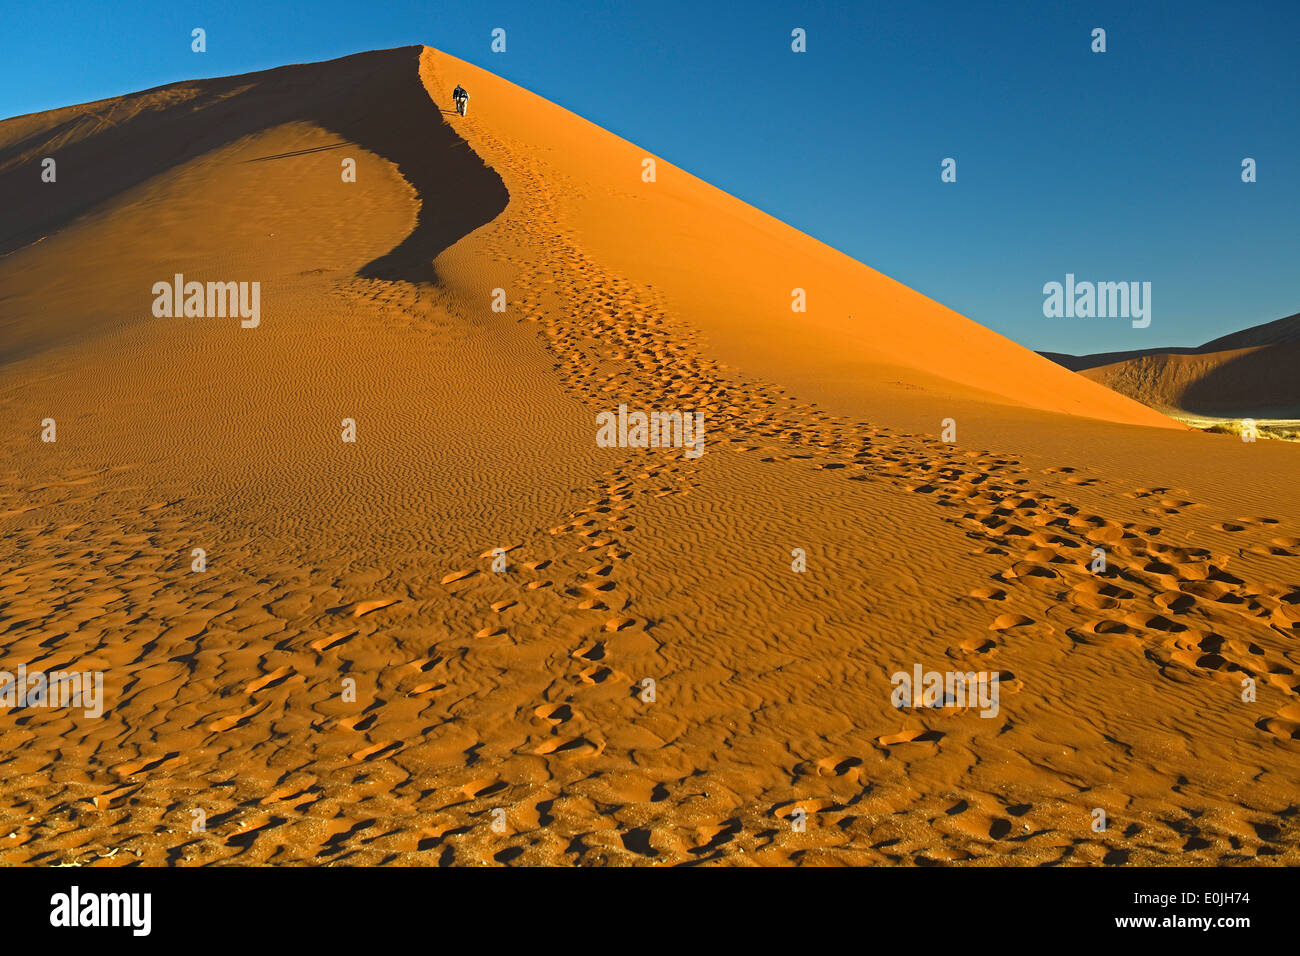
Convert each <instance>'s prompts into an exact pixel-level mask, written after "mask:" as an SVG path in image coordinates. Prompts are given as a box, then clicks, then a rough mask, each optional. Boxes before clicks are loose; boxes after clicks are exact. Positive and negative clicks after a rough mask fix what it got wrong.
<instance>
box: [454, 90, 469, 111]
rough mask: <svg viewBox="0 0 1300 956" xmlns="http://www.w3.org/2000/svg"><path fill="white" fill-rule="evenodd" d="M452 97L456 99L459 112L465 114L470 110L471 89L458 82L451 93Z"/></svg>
mask: <svg viewBox="0 0 1300 956" xmlns="http://www.w3.org/2000/svg"><path fill="white" fill-rule="evenodd" d="M451 98H452V99H453V100H455V101H456V112H457V113H459V114H460V115H461V116H464V115H465V114H466V113H468V112H469V91H468V90H466V89H465V87H463V86H461V85H460V84H459V83H457V84H456V89H455V90H454V91H453V92H452V94H451Z"/></svg>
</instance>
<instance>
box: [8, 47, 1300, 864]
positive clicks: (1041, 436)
mask: <svg viewBox="0 0 1300 956" xmlns="http://www.w3.org/2000/svg"><path fill="white" fill-rule="evenodd" d="M458 82H459V83H463V84H464V85H465V86H467V87H468V88H469V89H470V90H471V92H472V94H473V96H472V108H471V111H470V115H469V116H468V117H466V118H460V117H455V116H453V115H452V113H451V98H450V91H451V89H452V87H454V86H455V84H456V83H458ZM159 144H162V146H159ZM45 156H54V157H57V158H58V162H59V166H58V169H59V179H58V182H57V184H47V185H42V186H41V188H36V187H37V185H39V184H38V182H37V176H38V167H39V162H40V160H41V158H42V157H45ZM349 158H350V159H355V160H356V164H357V171H358V177H357V182H356V183H345V182H344V181H343V179H342V177H341V176H340V169H341V164H342V162H343V160H345V159H349ZM646 158H651V157H650V154H648V153H646V152H645V151H643V150H641V149H639V148H638V147H636V146H633V145H632V144H629V143H627V142H624V141H622V140H620V139H618V138H617V137H614V136H612V135H610V134H608V133H607V132H605V131H603V130H600V129H599V128H597V127H595V126H592V125H591V124H589V123H586V122H585V121H583V120H581V119H579V118H578V117H575V116H573V115H572V114H570V113H567V112H566V111H564V110H563V109H561V108H559V107H558V106H555V105H553V104H550V103H548V102H546V101H544V100H542V99H540V98H538V97H535V96H533V95H531V94H529V93H527V92H526V91H523V90H520V89H519V88H517V87H515V86H512V85H511V84H509V83H508V82H506V81H504V80H501V79H499V78H497V77H494V76H492V75H491V74H488V73H486V72H484V71H481V70H478V69H477V68H474V67H472V66H470V65H468V64H465V63H463V62H461V61H458V60H456V59H454V58H452V57H449V56H446V55H445V54H441V53H438V52H436V51H434V50H431V49H428V48H419V47H413V48H406V49H401V50H393V51H384V52H377V53H368V54H361V55H358V56H354V57H349V58H346V59H343V60H337V61H333V62H330V63H324V64H314V65H308V66H296V67H286V68H283V69H280V70H274V71H269V72H266V73H259V74H252V75H249V76H244V77H234V78H229V79H223V80H207V81H197V82H192V83H182V84H176V85H173V86H169V87H163V88H160V89H158V90H152V91H148V92H145V93H140V94H135V95H132V96H124V97H119V98H117V99H114V100H109V101H102V102H99V103H92V104H86V105H83V106H78V107H70V108H68V109H65V110H57V111H52V112H49V113H44V114H38V115H34V116H28V117H19V118H16V119H12V120H7V121H4V122H3V123H0V200H3V201H4V203H5V208H6V209H7V210H12V212H11V213H10V212H7V213H6V217H5V221H4V227H3V232H2V233H0V256H3V258H0V290H3V291H2V292H0V296H2V298H0V330H2V332H0V334H2V335H3V339H2V342H3V348H2V350H0V362H3V364H2V365H0V421H3V422H4V426H5V441H4V445H3V454H2V457H0V647H2V648H3V655H2V659H3V661H4V664H3V667H4V668H6V669H9V670H13V669H14V668H16V667H17V666H18V664H20V663H21V664H25V665H26V666H27V667H28V668H29V669H45V670H53V669H56V668H63V667H68V666H74V665H75V666H79V667H83V668H92V667H93V668H98V669H101V670H102V671H103V672H104V675H105V676H104V680H105V686H106V692H107V704H108V709H107V712H106V713H105V715H104V716H103V717H101V718H98V719H93V718H86V717H84V716H82V715H81V714H79V713H76V712H68V711H66V710H62V711H60V710H51V709H29V710H27V711H16V710H11V711H8V712H7V713H4V714H2V715H0V731H3V733H4V735H5V739H6V741H7V742H8V747H7V748H6V752H5V756H4V757H0V771H3V772H2V773H0V780H2V781H3V782H2V783H0V794H2V795H3V798H2V799H0V815H3V820H0V833H7V834H9V836H8V837H6V838H5V839H4V841H3V842H2V843H0V858H3V859H4V860H5V861H7V862H15V863H46V864H48V863H54V862H77V863H83V864H88V863H99V864H101V865H118V864H121V863H122V862H126V861H134V860H143V861H145V862H149V863H167V862H170V863H199V862H216V861H230V862H274V863H280V862H318V863H319V862H345V863H381V862H400V863H435V862H436V863H482V862H493V861H498V862H516V863H568V862H577V863H600V862H616V863H644V862H653V863H689V862H702V861H713V860H721V861H727V862H759V863H779V862H808V863H816V862H862V863H923V862H936V861H972V862H985V863H987V862H1001V861H1010V862H1016V863H1045V862H1053V863H1054V862H1067V863H1080V862H1101V861H1104V862H1108V863H1121V862H1141V863H1168V862H1184V861H1189V860H1190V861H1193V862H1229V861H1264V862H1289V863H1295V862H1297V856H1296V850H1295V847H1296V844H1297V841H1296V830H1295V822H1294V819H1295V818H1294V806H1295V798H1296V788H1295V780H1296V774H1297V771H1298V770H1300V750H1298V749H1297V743H1296V738H1297V735H1298V734H1300V697H1298V696H1297V690H1298V689H1300V677H1297V668H1298V667H1300V653H1298V651H1297V646H1296V638H1297V634H1298V633H1300V585H1297V580H1300V573H1298V569H1300V530H1297V526H1298V522H1300V514H1297V512H1298V511H1300V508H1297V505H1296V502H1295V497H1294V495H1293V494H1291V488H1292V486H1293V479H1294V476H1295V474H1296V466H1297V464H1298V463H1300V459H1298V458H1297V454H1296V453H1297V451H1300V449H1296V448H1295V447H1293V446H1285V445H1282V444H1281V443H1264V442H1261V443H1258V444H1256V445H1245V444H1243V443H1240V442H1234V441H1231V440H1229V439H1227V438H1223V437H1217V436H1209V435H1204V434H1199V433H1193V432H1189V431H1186V430H1184V429H1182V428H1181V427H1180V426H1178V425H1176V423H1174V422H1172V421H1170V420H1169V419H1166V418H1164V417H1163V416H1161V415H1159V414H1158V413H1156V412H1154V411H1151V410H1150V409H1147V408H1145V407H1144V406H1142V405H1140V404H1138V403H1136V402H1133V401H1131V400H1130V399H1128V398H1125V397H1123V396H1120V395H1117V394H1115V393H1113V392H1110V391H1109V390H1107V389H1105V388H1102V387H1101V386H1099V385H1097V384H1095V383H1092V382H1089V381H1086V380H1084V379H1083V378H1081V377H1079V376H1077V375H1075V374H1073V373H1071V372H1069V371H1067V370H1065V369H1062V368H1060V367H1058V366H1056V365H1054V364H1052V363H1051V362H1048V361H1047V360H1045V359H1043V358H1041V357H1039V356H1036V355H1034V354H1033V353H1031V352H1028V351H1027V350H1024V349H1022V348H1020V347H1019V346H1017V345H1015V344H1014V343H1011V342H1009V341H1007V340H1006V339H1003V338H1002V337H1000V336H998V335H996V334H994V333H992V332H990V331H988V330H985V329H983V328H981V327H980V326H978V325H977V324H975V323H973V322H971V321H969V320H967V319H965V318H963V317H962V316H960V315H957V314H956V313H953V312H952V311H950V310H948V309H945V308H944V307H942V306H940V305H938V304H936V303H934V302H931V301H930V300H928V299H925V298H924V297H923V296H920V295H918V294H916V293H914V292H912V291H910V290H908V289H906V288H905V287H903V286H901V285H899V284H897V283H895V282H893V281H891V280H889V279H888V278H886V277H884V276H881V275H880V274H878V273H876V272H874V271H872V270H870V269H869V268H867V267H865V266H863V265H861V264H859V263H856V262H854V261H853V260H851V259H849V258H847V257H845V256H843V255H841V254H840V253H838V252H836V251H834V250H832V249H829V248H828V247H826V246H824V245H822V244H820V243H818V242H816V241H815V240H813V239H810V238H809V237H807V236H804V235H802V234H800V233H798V232H797V231H795V230H793V229H791V228H789V227H787V226H785V225H783V224H781V223H780V222H777V221H776V220H773V219H771V218H770V217H768V216H765V215H763V214H762V213H760V212H758V211H756V210H754V209H752V208H750V207H748V206H746V205H745V204H743V203H741V202H739V201H738V200H736V199H734V198H732V197H730V196H727V195H726V194H724V193H722V192H720V191H718V190H716V189H713V188H712V187H710V186H708V185H707V184H705V183H702V182H700V181H699V180H697V179H694V178H693V177H691V176H689V175H688V174H686V173H685V172H683V171H681V170H680V169H678V168H676V167H674V166H672V165H671V164H669V163H667V162H665V161H663V160H662V159H658V160H657V164H656V165H657V168H656V173H657V175H656V180H655V182H653V183H647V182H644V181H643V180H642V177H641V172H642V169H643V161H644V160H645V159H646ZM176 273H182V274H184V275H185V276H186V277H187V278H195V279H199V280H209V279H211V280H231V281H241V280H250V281H251V280H256V281H259V282H260V283H261V289H262V297H261V302H262V307H261V323H260V325H259V326H258V327H257V328H255V329H244V328H241V326H240V322H239V321H238V320H237V319H229V318H200V317H191V318H157V317H155V316H154V315H153V314H152V311H151V305H152V301H153V298H152V295H151V293H150V290H151V288H152V286H153V284H154V283H155V282H158V281H159V280H168V279H170V277H171V276H173V275H174V274H176ZM795 288H801V289H803V290H805V292H806V295H807V302H808V310H807V312H806V313H796V312H792V311H791V308H790V303H791V300H792V299H791V296H792V290H793V289H795ZM497 289H500V290H503V292H504V296H505V301H506V309H505V311H504V312H498V311H494V310H493V308H492V304H493V301H494V298H497V297H496V296H494V290H497ZM620 403H624V404H627V405H629V406H632V407H633V408H642V409H647V410H648V409H653V408H677V409H686V410H700V411H702V412H703V413H704V415H705V419H706V422H707V438H706V451H705V454H703V455H702V456H700V457H698V458H689V457H687V456H685V455H684V454H683V453H682V450H681V449H650V450H638V449H618V448H601V447H597V446H596V444H595V441H594V436H595V416H596V414H597V413H598V412H600V411H605V410H609V409H613V408H616V407H617V406H618V405H619V404H620ZM47 418H54V419H56V421H57V424H58V440H57V442H55V443H45V442H42V441H41V440H40V435H41V422H42V421H43V420H44V419H47ZM345 418H351V419H353V420H354V421H355V422H356V427H357V441H356V442H355V443H345V442H343V441H341V440H340V429H341V424H342V420H343V419H345ZM944 418H953V419H954V420H955V421H956V424H957V441H956V442H954V443H945V442H943V441H940V440H939V439H938V437H937V435H938V432H939V430H940V422H941V421H942V419H944ZM196 547H201V548H203V549H205V551H206V553H207V561H208V564H207V570H205V571H203V572H194V571H192V570H191V561H192V558H191V555H192V552H193V549H194V548H196ZM1096 547H1102V548H1104V549H1105V550H1106V553H1107V557H1108V572H1107V574H1106V575H1105V576H1098V575H1095V574H1093V573H1092V572H1091V571H1090V570H1089V562H1090V561H1091V559H1092V556H1093V549H1094V548H1096ZM496 549H505V552H506V553H505V557H506V563H507V570H506V571H505V572H504V573H495V572H494V571H493V569H492V567H493V552H494V550H496ZM795 549H800V550H801V551H802V552H804V553H805V554H806V559H807V570H806V571H805V572H802V573H798V572H795V571H794V570H792V566H791V565H792V552H793V551H794V550H795ZM916 664H920V665H922V666H923V667H925V668H927V669H940V670H942V669H954V670H961V671H967V670H976V671H991V670H997V671H999V672H1000V673H1001V674H1002V675H1003V683H1002V700H1001V707H1000V712H999V713H998V715H997V716H996V717H993V718H984V717H981V716H980V715H979V714H978V713H977V712H975V711H973V710H971V709H969V708H965V709H963V708H955V707H945V708H937V709H933V710H920V711H910V710H904V711H900V710H898V709H895V708H894V707H893V706H892V705H891V702H890V696H891V685H890V675H891V674H893V673H894V672H895V671H898V670H911V668H912V667H913V666H914V665H916ZM1245 677H1249V678H1252V679H1253V680H1254V681H1255V682H1256V684H1257V686H1258V691H1257V699H1255V700H1254V701H1251V702H1243V700H1242V697H1241V683H1242V679H1243V678H1245ZM647 679H649V680H652V681H653V682H654V687H655V694H654V699H653V700H650V699H648V695H647V693H646V690H645V688H646V686H647V685H646V684H645V681H646V680H647ZM348 682H355V688H356V699H355V700H353V699H351V698H350V697H347V696H344V693H343V692H344V691H345V690H346V689H347V688H348V687H349V686H351V685H350V684H349V683H348ZM1097 808H1102V809H1104V810H1105V812H1106V814H1107V817H1108V820H1109V825H1108V827H1107V828H1106V829H1105V830H1102V831H1096V830H1094V829H1093V821H1094V819H1095V814H1094V811H1095V810H1096V809H1097ZM196 809H197V810H202V811H203V813H204V814H205V819H206V829H204V830H202V831H199V832H196V831H195V830H194V829H193V821H194V819H195V814H194V811H195V810H196ZM496 811H504V815H503V816H502V815H501V814H498V813H497V812H496ZM800 811H802V813H803V814H806V815H807V816H806V819H807V825H806V826H805V827H802V828H801V827H797V826H795V825H794V821H795V820H796V819H797V818H798V817H799V812H800ZM494 824H498V825H496V826H494Z"/></svg>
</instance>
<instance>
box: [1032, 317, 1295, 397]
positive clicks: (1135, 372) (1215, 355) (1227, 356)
mask: <svg viewBox="0 0 1300 956" xmlns="http://www.w3.org/2000/svg"><path fill="white" fill-rule="evenodd" d="M1044 355H1045V357H1047V358H1051V359H1052V360H1053V361H1055V362H1057V363H1058V364H1060V365H1063V366H1064V367H1066V368H1069V369H1072V370H1073V371H1077V372H1081V373H1082V374H1083V376H1084V377H1085V378H1088V379H1091V380H1092V381H1094V382H1098V383H1099V384H1101V385H1105V386H1106V387H1107V388H1110V389H1114V390H1115V391H1117V392H1120V393H1121V394H1124V395H1127V396H1129V397H1130V398H1134V399H1136V400H1138V401H1139V402H1142V403H1143V404H1145V405H1149V406H1151V407H1152V408H1155V409H1159V410H1161V411H1166V412H1170V413H1174V414H1190V415H1213V416H1229V417H1242V416H1254V417H1256V418H1290V417H1296V416H1300V376H1297V375H1296V373H1295V370H1296V368H1297V365H1298V364H1300V313H1297V314H1296V315H1291V316H1287V317H1286V318H1282V319H1277V320H1276V321H1274V322H1266V323H1264V324H1263V325H1256V326H1252V327H1251V328H1249V329H1243V330H1242V331H1240V332H1233V333H1230V334H1228V335H1224V336H1220V337H1219V338H1217V339H1214V340H1212V341H1210V342H1206V343H1205V344H1204V345H1201V346H1198V347H1196V348H1169V349H1142V350H1141V351H1136V352H1106V353H1099V354H1096V355H1063V354H1057V353H1044Z"/></svg>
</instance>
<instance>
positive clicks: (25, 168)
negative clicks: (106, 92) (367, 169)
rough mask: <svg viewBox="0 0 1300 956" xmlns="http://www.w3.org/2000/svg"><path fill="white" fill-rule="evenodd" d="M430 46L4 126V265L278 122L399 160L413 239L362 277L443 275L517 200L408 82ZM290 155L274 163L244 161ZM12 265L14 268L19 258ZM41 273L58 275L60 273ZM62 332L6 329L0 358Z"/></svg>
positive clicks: (192, 86)
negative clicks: (449, 254) (452, 254)
mask: <svg viewBox="0 0 1300 956" xmlns="http://www.w3.org/2000/svg"><path fill="white" fill-rule="evenodd" d="M420 49H421V48H420V47H408V48H405V49H398V50H387V51H378V52H373V53H359V54H356V55H354V56H350V57H345V58H343V59H341V60H335V61H331V62H330V64H329V65H328V66H322V65H320V64H308V65H301V66H287V67H281V68H279V69H275V70H268V71H266V72H263V73H252V74H247V75H243V76H235V77H227V78H222V79H215V80H202V81H194V82H186V83H174V84H170V85H168V86H162V87H158V88H156V89H153V90H147V91H145V92H142V93H136V94H132V95H129V96H123V97H118V98H116V99H112V100H101V101H98V102H95V103H87V104H83V105H81V106H72V107H67V108H65V109H60V110H53V111H50V112H48V113H41V114H34V115H30V116H21V117H16V118H14V119H9V120H5V121H3V122H0V206H3V208H4V209H5V211H6V212H5V217H4V222H3V226H0V263H3V262H4V258H5V257H8V256H10V254H12V253H15V252H17V251H19V250H21V249H23V248H24V247H25V246H28V245H30V244H31V243H33V242H38V241H40V240H42V239H43V238H44V237H46V236H48V235H50V234H53V233H56V232H58V231H59V230H60V229H61V228H63V227H65V226H66V225H68V224H69V223H70V222H72V221H73V220H74V219H75V218H76V217H78V216H84V215H87V214H90V213H93V212H95V211H97V210H99V211H102V210H106V209H111V208H112V204H113V203H114V201H115V199H116V198H117V197H120V196H121V195H122V194H123V193H124V192H126V191H127V190H129V189H131V188H132V187H135V186H138V185H140V184H142V183H145V182H147V181H149V180H150V179H153V178H154V177H157V176H159V175H161V174H163V173H165V172H166V171H168V170H171V169H174V168H176V167H178V166H181V165H183V164H185V163H186V162H189V161H191V160H193V159H195V158H196V157H200V156H203V155H204V154H207V153H210V152H213V151H214V150H218V149H220V148H222V147H225V146H228V145H230V144H232V143H235V142H237V141H239V140H241V139H243V138H245V137H249V136H253V135H256V134H258V133H260V132H263V131H265V130H268V129H271V128H274V127H276V126H281V125H283V124H286V123H292V122H305V123H311V124H314V125H316V126H319V127H320V128H322V129H326V130H329V131H331V132H334V133H337V134H338V136H340V137H342V139H343V141H344V143H352V144H355V145H357V146H360V147H362V148H364V149H367V150H370V151H372V152H374V153H376V154H378V155H380V156H383V157H384V158H386V159H388V160H389V161H391V162H392V163H394V164H395V165H396V167H397V169H398V172H399V173H400V174H401V175H402V177H403V178H404V179H405V180H406V181H407V182H408V183H410V184H411V185H412V186H413V187H414V188H415V190H416V193H417V196H418V197H419V198H420V200H421V204H420V207H419V212H418V217H417V221H416V225H415V228H414V229H413V230H412V231H411V232H410V234H409V235H407V236H406V237H405V238H404V239H403V240H402V241H401V242H400V243H399V244H398V245H397V246H396V247H395V248H393V249H392V250H390V251H389V252H387V253H385V254H384V255H382V256H379V257H378V258H376V259H375V260H373V261H372V262H370V263H368V264H367V265H366V266H364V267H363V268H362V269H361V270H360V273H359V274H360V275H362V276H365V277H370V278H384V279H404V280H407V281H411V282H434V281H436V279H437V275H436V273H435V272H434V269H433V265H432V261H433V259H434V258H435V257H436V256H437V255H438V253H440V252H441V251H442V250H443V249H445V248H447V247H448V246H450V245H451V244H452V243H453V242H455V241H456V240H457V239H459V238H461V237H462V236H464V235H465V234H467V233H469V232H471V231H472V230H474V229H476V228H478V227H479V226H481V225H483V224H484V223H486V222H489V221H491V220H492V219H493V218H494V217H495V216H497V215H499V214H500V212H501V210H502V209H504V208H505V204H506V200H507V196H506V192H505V188H504V186H502V184H501V179H500V177H499V176H497V175H496V174H495V173H493V172H492V171H491V170H489V169H488V168H487V167H486V166H484V164H483V163H482V161H481V160H479V158H478V157H477V156H475V155H474V153H473V152H472V151H470V150H469V149H467V148H466V147H465V143H464V141H463V140H462V139H461V138H460V137H459V136H457V135H456V133H455V131H454V130H453V129H452V127H451V126H450V125H449V124H448V123H447V122H446V121H445V118H444V115H443V112H442V111H441V110H440V109H439V108H438V107H437V106H436V105H435V104H434V103H433V102H431V101H430V100H429V97H428V96H427V95H426V93H425V91H424V90H423V89H422V88H421V87H420V85H419V84H418V83H412V82H410V80H409V75H410V74H412V73H414V72H415V71H416V70H417V69H418V61H419V56H420ZM344 143H339V144H337V146H342V145H344ZM314 148H315V149H318V150H321V151H323V152H325V158H326V159H331V160H332V162H333V164H334V165H335V166H336V167H337V166H338V165H339V159H338V158H337V157H338V155H341V154H331V153H329V152H328V151H329V150H331V149H335V148H336V146H335V145H325V146H319V147H314ZM289 155H293V154H289ZM47 156H48V157H52V158H54V159H55V160H56V162H57V180H56V182H55V183H43V182H41V180H40V172H41V161H42V159H43V158H45V157H47ZM286 158H288V157H287V156H277V155H266V156H257V157H253V158H250V159H246V160H243V162H266V163H272V162H279V161H283V160H284V159H286ZM4 264H5V265H8V266H10V267H16V263H14V262H12V261H10V262H8V263H4ZM40 278H41V279H42V281H44V282H46V283H48V284H56V283H57V282H58V281H60V277H58V276H54V275H49V276H42V277H40ZM88 331H89V330H87V329H85V328H82V329H80V330H78V332H79V333H80V334H85V333H86V332H88ZM59 334H61V333H60V330H58V329H57V328H54V327H44V328H36V329H33V328H16V327H13V326H9V327H6V328H5V336H4V345H3V348H2V351H0V361H3V360H6V359H7V358H9V357H12V356H14V355H22V354H30V353H31V352H32V351H33V350H34V349H39V348H41V347H43V344H44V343H46V342H48V341H52V340H53V339H54V338H55V337H56V336H58V335H59Z"/></svg>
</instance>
